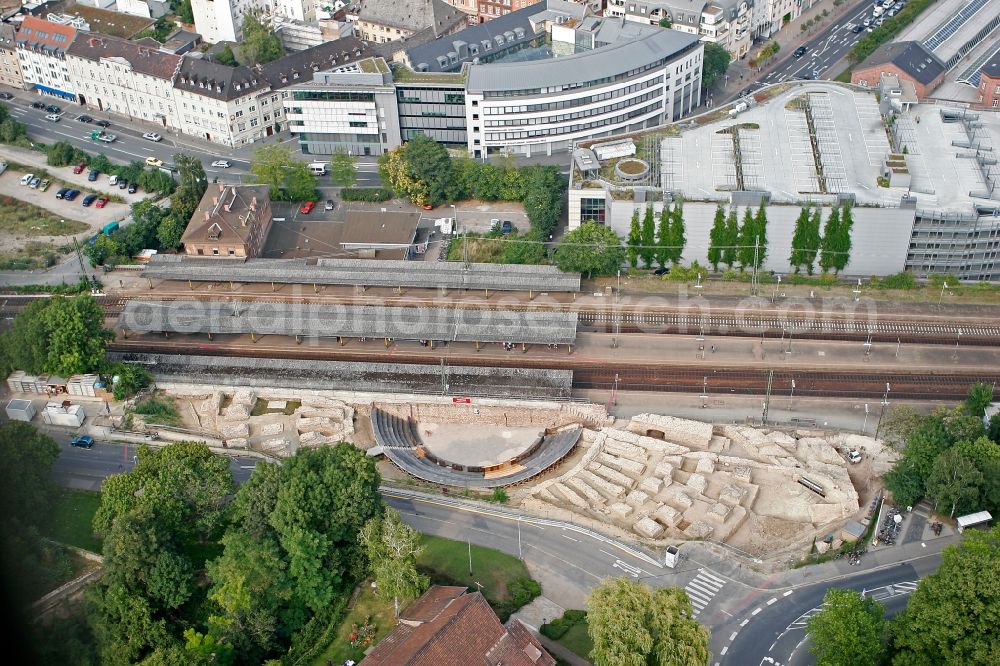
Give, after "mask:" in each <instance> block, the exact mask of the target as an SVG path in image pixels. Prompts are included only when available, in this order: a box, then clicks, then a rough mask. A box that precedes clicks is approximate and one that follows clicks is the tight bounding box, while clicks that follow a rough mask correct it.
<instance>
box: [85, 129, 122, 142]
mask: <svg viewBox="0 0 1000 666" xmlns="http://www.w3.org/2000/svg"><path fill="white" fill-rule="evenodd" d="M117 138H118V137H117V136H115V135H114V134H108V133H107V132H105V131H104V130H100V131H97V132H91V133H90V140H91V141H103V142H104V143H114V142H115V140H116V139H117Z"/></svg>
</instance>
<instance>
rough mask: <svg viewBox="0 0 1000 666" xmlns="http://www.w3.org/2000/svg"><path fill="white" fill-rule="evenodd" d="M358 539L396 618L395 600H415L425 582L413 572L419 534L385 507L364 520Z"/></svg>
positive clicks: (397, 514) (397, 513)
mask: <svg viewBox="0 0 1000 666" xmlns="http://www.w3.org/2000/svg"><path fill="white" fill-rule="evenodd" d="M358 541H359V542H360V543H361V545H362V546H363V547H364V549H365V553H366V554H367V555H368V567H369V571H370V572H371V574H372V576H373V577H374V578H375V585H376V587H377V588H378V591H379V593H380V594H382V595H384V596H386V597H392V599H393V604H394V605H395V609H396V617H399V602H400V601H401V600H402V601H406V600H408V599H416V598H417V597H419V596H420V595H421V594H422V593H423V592H424V590H426V589H427V584H428V582H429V580H428V578H427V577H426V576H422V575H420V574H419V573H418V572H417V556H418V555H420V551H421V550H422V548H421V546H420V535H419V534H417V532H416V531H415V530H414V529H412V528H411V527H410V526H409V525H406V524H405V523H404V522H403V520H402V519H401V518H400V517H399V512H398V511H394V510H393V509H386V511H385V514H384V515H382V516H381V517H379V516H376V517H375V518H372V519H371V520H369V521H368V522H367V523H365V526H364V527H362V528H361V532H360V533H358Z"/></svg>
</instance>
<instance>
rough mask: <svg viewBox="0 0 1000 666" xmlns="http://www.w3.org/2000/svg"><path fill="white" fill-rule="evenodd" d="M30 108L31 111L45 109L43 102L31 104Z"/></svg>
mask: <svg viewBox="0 0 1000 666" xmlns="http://www.w3.org/2000/svg"><path fill="white" fill-rule="evenodd" d="M31 108H33V109H44V108H45V102H32V103H31Z"/></svg>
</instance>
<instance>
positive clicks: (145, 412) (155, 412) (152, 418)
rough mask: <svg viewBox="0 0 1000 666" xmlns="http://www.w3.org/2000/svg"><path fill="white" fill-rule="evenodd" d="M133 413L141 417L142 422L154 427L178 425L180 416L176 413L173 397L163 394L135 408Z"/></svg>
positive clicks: (158, 394)
mask: <svg viewBox="0 0 1000 666" xmlns="http://www.w3.org/2000/svg"><path fill="white" fill-rule="evenodd" d="M135 413H136V414H141V415H142V416H143V421H145V422H146V423H150V424H154V425H167V426H170V425H180V424H181V416H180V414H178V413H177V405H175V404H174V398H173V396H170V395H167V394H165V393H157V394H156V395H154V396H152V397H150V398H148V399H146V400H144V401H143V402H140V403H139V404H138V405H136V406H135Z"/></svg>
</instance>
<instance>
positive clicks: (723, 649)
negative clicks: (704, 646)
mask: <svg viewBox="0 0 1000 666" xmlns="http://www.w3.org/2000/svg"><path fill="white" fill-rule="evenodd" d="M727 652H729V646H728V645H724V646H723V647H722V651H721V652H719V654H726V653H727Z"/></svg>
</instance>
